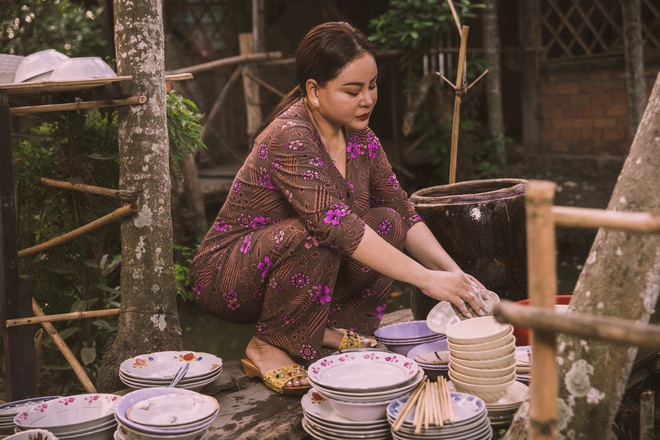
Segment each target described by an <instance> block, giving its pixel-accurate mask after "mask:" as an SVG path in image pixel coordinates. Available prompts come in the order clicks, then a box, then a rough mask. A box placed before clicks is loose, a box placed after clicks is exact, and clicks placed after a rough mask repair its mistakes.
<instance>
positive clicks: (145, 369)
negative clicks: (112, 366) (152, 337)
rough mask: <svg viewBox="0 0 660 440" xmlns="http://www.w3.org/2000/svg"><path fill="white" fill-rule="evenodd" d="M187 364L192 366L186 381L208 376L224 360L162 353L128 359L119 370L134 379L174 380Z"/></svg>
mask: <svg viewBox="0 0 660 440" xmlns="http://www.w3.org/2000/svg"><path fill="white" fill-rule="evenodd" d="M185 362H188V363H189V364H190V368H188V372H187V373H186V375H185V376H184V378H186V379H190V378H193V377H198V376H204V375H208V374H210V373H212V372H214V371H215V370H217V369H218V368H221V367H222V359H221V358H219V357H217V356H215V355H213V354H209V353H200V352H194V351H160V352H155V353H148V354H142V355H139V356H135V357H132V358H129V359H126V360H125V361H124V362H122V363H121V364H120V365H119V370H120V371H121V372H122V373H123V374H124V375H125V376H127V377H129V378H133V379H144V378H158V379H172V378H173V377H174V375H175V374H176V373H177V372H178V371H179V368H180V367H181V365H182V364H183V363H185Z"/></svg>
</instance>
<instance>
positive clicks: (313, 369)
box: [301, 349, 424, 440]
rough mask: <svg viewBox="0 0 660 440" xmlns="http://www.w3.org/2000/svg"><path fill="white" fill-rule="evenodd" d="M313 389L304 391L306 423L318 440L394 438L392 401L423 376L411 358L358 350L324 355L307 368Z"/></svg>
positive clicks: (303, 422)
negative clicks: (389, 413)
mask: <svg viewBox="0 0 660 440" xmlns="http://www.w3.org/2000/svg"><path fill="white" fill-rule="evenodd" d="M307 371H308V380H309V382H310V383H311V384H312V387H313V388H312V389H311V390H310V391H309V392H308V393H307V394H306V395H305V396H303V398H302V400H301V405H302V408H303V420H302V426H303V429H305V431H306V432H307V433H308V434H309V435H310V436H312V437H313V438H315V439H321V440H335V439H341V440H353V439H356V438H369V439H372V440H379V439H383V440H385V439H389V438H390V426H389V423H388V421H387V414H386V411H387V406H388V405H389V404H390V403H391V402H392V401H394V400H395V399H397V398H398V397H401V396H404V395H406V394H409V393H410V392H411V391H412V390H413V389H414V388H415V387H416V386H417V385H418V384H419V383H420V382H421V381H422V379H423V376H424V374H423V372H422V369H421V368H420V367H419V365H417V363H416V362H415V361H413V360H411V359H408V358H407V357H405V356H403V355H401V354H398V353H392V352H389V351H382V350H373V349H367V350H355V351H347V352H343V353H340V354H334V355H330V356H327V357H324V358H321V359H319V360H317V361H316V362H314V363H313V364H312V365H310V366H309V367H308V369H307Z"/></svg>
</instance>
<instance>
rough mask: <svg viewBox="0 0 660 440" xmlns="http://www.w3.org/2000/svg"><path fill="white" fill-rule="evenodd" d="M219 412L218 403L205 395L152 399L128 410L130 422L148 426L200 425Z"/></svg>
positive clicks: (182, 395)
mask: <svg viewBox="0 0 660 440" xmlns="http://www.w3.org/2000/svg"><path fill="white" fill-rule="evenodd" d="M217 412H218V401H217V400H216V399H215V398H213V397H211V396H205V395H204V394H188V393H186V394H182V393H172V394H163V395H160V396H155V397H151V398H149V399H146V400H143V401H141V402H138V403H136V404H135V405H133V406H131V407H130V408H128V410H127V411H126V417H127V418H128V419H129V420H132V421H134V422H135V423H139V424H141V425H147V426H183V425H189V424H191V423H200V422H202V421H204V420H207V419H208V418H209V417H212V416H214V415H215V414H216V413H217Z"/></svg>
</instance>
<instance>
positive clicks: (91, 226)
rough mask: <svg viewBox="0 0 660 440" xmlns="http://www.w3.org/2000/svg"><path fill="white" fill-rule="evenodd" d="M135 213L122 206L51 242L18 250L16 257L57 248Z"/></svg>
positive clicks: (129, 207)
mask: <svg viewBox="0 0 660 440" xmlns="http://www.w3.org/2000/svg"><path fill="white" fill-rule="evenodd" d="M136 212H137V208H136V207H135V206H133V205H124V206H122V207H121V208H118V209H116V210H114V211H113V212H111V213H110V214H108V215H105V216H103V217H101V218H99V219H96V220H94V221H92V222H90V223H87V224H86V225H84V226H81V227H79V228H76V229H74V230H73V231H71V232H67V233H66V234H63V235H60V236H59V237H56V238H53V239H52V240H48V241H46V242H44V243H41V244H38V245H36V246H32V247H29V248H27V249H23V250H20V251H18V256H19V257H26V256H29V255H34V254H36V253H39V252H42V251H45V250H48V249H51V248H53V247H55V246H59V245H61V244H64V243H67V242H69V241H71V240H74V239H76V238H78V237H81V236H83V235H85V234H87V233H89V232H92V231H94V230H96V229H99V228H101V227H103V226H106V225H109V224H110V223H114V222H116V221H120V220H122V219H123V218H125V217H128V216H129V215H133V214H135V213H136Z"/></svg>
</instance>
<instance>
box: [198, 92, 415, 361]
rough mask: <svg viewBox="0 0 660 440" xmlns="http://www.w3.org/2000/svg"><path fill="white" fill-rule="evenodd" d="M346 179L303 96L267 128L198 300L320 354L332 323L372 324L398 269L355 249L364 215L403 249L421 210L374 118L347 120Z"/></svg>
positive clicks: (214, 239) (211, 239)
mask: <svg viewBox="0 0 660 440" xmlns="http://www.w3.org/2000/svg"><path fill="white" fill-rule="evenodd" d="M346 136H347V137H346V139H347V148H346V151H347V154H346V156H347V158H346V178H344V177H343V176H342V175H341V174H340V173H339V171H338V170H337V168H336V167H335V165H334V164H333V162H332V159H331V157H330V155H329V154H328V153H327V151H326V150H325V147H324V145H323V142H322V141H321V138H320V137H319V135H318V133H317V131H316V129H315V128H314V125H313V124H312V120H311V117H310V116H309V114H308V113H307V110H306V108H305V105H304V103H303V101H302V100H300V101H298V102H297V103H295V104H294V105H292V106H291V107H290V108H289V109H288V110H286V111H285V112H284V113H282V114H281V115H280V116H279V117H278V118H277V119H275V121H274V122H273V123H272V124H270V125H269V126H268V127H267V128H266V129H265V130H264V131H263V132H262V133H261V134H260V135H259V137H258V138H257V139H256V141H255V144H254V147H253V149H252V151H251V152H250V155H249V156H248V158H247V159H246V161H245V163H244V164H243V166H242V168H241V169H240V170H239V172H238V173H237V175H236V178H235V180H234V182H233V185H232V189H231V191H230V193H229V195H228V197H227V200H226V201H225V203H224V205H223V206H222V208H221V209H220V212H219V213H218V216H217V218H216V220H215V223H214V224H213V226H212V227H211V228H210V230H209V232H208V233H207V235H206V237H205V238H204V241H203V242H202V245H201V247H200V249H199V252H198V253H197V255H196V256H195V258H194V260H193V262H192V265H191V267H190V276H191V280H192V283H193V291H194V294H195V298H196V300H197V303H198V304H199V306H200V307H201V308H202V309H204V310H206V311H207V312H209V313H211V314H213V315H215V316H217V317H218V318H220V319H222V320H225V321H228V322H233V323H242V324H245V323H256V324H257V337H258V338H259V339H261V340H263V341H266V342H268V343H269V344H271V345H274V346H276V347H279V348H281V349H283V350H285V351H287V352H288V353H289V354H290V355H292V356H297V357H301V358H303V359H306V360H314V359H316V357H317V356H318V354H319V353H320V349H321V344H322V341H323V333H324V331H325V328H326V326H328V325H330V326H333V327H338V328H346V329H352V330H354V331H357V332H360V333H362V334H368V335H370V334H373V332H374V330H376V329H377V328H378V324H379V322H380V319H381V318H382V314H383V311H384V310H385V305H386V300H387V296H388V294H389V289H390V287H391V285H392V279H391V278H388V277H385V276H383V275H381V274H380V273H378V272H376V271H374V270H372V269H370V268H369V267H366V266H364V265H362V264H360V263H359V262H357V261H355V260H353V259H352V258H351V257H350V256H351V255H352V253H353V252H354V251H355V248H356V247H357V246H358V244H359V243H360V240H361V239H362V235H363V234H364V228H365V224H367V225H369V226H370V227H371V228H373V229H374V230H375V231H376V232H377V233H378V234H379V235H381V236H382V237H383V238H384V239H385V240H387V241H388V242H389V243H391V244H392V245H394V246H395V247H397V248H398V249H400V250H402V249H403V246H404V243H405V238H406V233H407V231H408V229H409V228H410V227H411V226H412V225H413V224H415V223H416V222H418V221H421V219H420V217H419V216H418V215H417V213H416V212H415V210H414V208H413V206H412V204H411V203H410V202H409V201H408V197H407V195H406V193H405V192H404V191H403V190H402V189H401V187H400V185H399V183H398V181H397V179H396V176H395V175H394V173H393V172H392V167H391V166H390V164H389V163H388V161H387V158H386V156H385V152H384V151H383V149H382V147H381V145H380V141H379V140H378V138H377V137H376V136H375V135H374V133H373V132H372V131H371V130H370V129H365V130H360V131H352V130H350V129H347V131H346Z"/></svg>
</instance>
